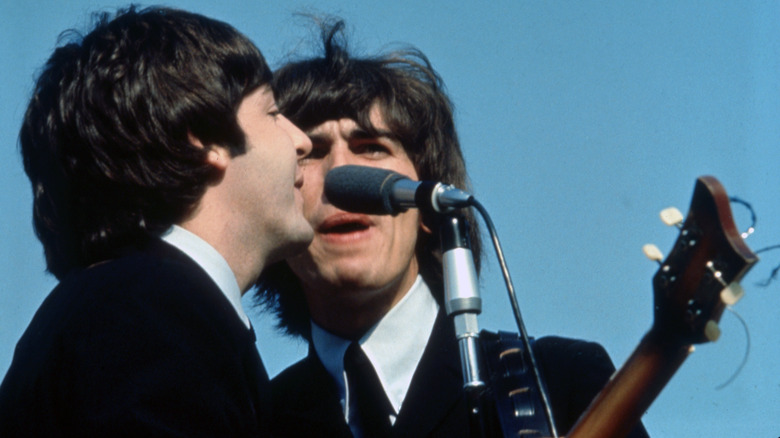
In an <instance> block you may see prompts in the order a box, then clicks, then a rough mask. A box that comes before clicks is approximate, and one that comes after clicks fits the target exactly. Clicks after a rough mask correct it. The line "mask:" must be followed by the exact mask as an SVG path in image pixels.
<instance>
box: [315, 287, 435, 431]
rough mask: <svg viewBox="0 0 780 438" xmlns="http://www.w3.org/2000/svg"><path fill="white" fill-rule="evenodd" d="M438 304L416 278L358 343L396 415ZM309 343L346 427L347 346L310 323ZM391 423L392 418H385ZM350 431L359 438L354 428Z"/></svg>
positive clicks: (432, 323)
mask: <svg viewBox="0 0 780 438" xmlns="http://www.w3.org/2000/svg"><path fill="white" fill-rule="evenodd" d="M438 312H439V305H438V303H436V300H435V299H434V298H433V295H431V291H430V289H429V288H428V285H426V284H425V281H423V279H422V277H420V276H419V275H418V276H417V280H416V281H415V282H414V285H412V288H411V289H410V290H409V292H408V293H407V294H406V296H404V297H403V298H402V299H401V301H399V302H398V304H396V305H395V306H394V307H393V308H392V309H390V311H389V312H388V313H387V314H386V315H385V316H384V317H383V318H382V319H381V320H380V321H379V322H378V323H376V325H374V326H373V327H372V328H371V329H369V330H368V332H367V333H366V334H365V335H364V336H363V337H362V338H360V340H359V341H358V342H359V343H360V346H361V348H363V351H364V352H365V354H366V356H368V359H369V360H370V361H371V363H372V364H373V365H374V369H375V370H376V374H377V377H379V381H380V382H381V383H382V387H383V388H384V389H385V393H386V394H387V397H388V399H389V400H390V404H392V405H393V409H394V410H395V413H396V415H397V414H398V412H399V411H400V410H401V405H402V404H403V401H404V398H405V397H406V393H407V391H408V390H409V385H410V384H411V382H412V376H413V375H414V371H415V370H416V369H417V365H418V364H419V363H420V359H421V358H422V355H423V351H424V350H425V346H426V345H427V344H428V338H430V336H431V332H432V331H433V325H434V323H435V322H436V315H437V314H438ZM311 325H312V343H313V344H314V350H315V351H316V352H317V356H318V357H319V358H320V361H322V364H323V365H324V366H325V369H327V370H328V373H329V374H330V375H331V377H333V379H334V380H335V381H336V385H337V386H338V389H339V399H340V400H341V407H342V409H343V410H344V418H345V419H346V420H347V423H349V418H350V415H349V412H350V400H349V391H348V384H349V382H347V378H346V373H345V372H344V353H345V352H346V351H347V347H349V344H350V343H351V341H349V340H347V339H343V338H340V337H338V336H336V335H334V334H332V333H330V332H328V331H326V330H325V329H323V328H322V327H320V326H318V325H317V324H315V323H314V322H312V324H311ZM391 421H392V422H393V423H394V422H395V416H393V417H392V418H391ZM350 429H352V433H353V434H354V435H355V436H356V437H360V436H362V434H361V433H360V431H359V430H356V427H355V425H354V424H350Z"/></svg>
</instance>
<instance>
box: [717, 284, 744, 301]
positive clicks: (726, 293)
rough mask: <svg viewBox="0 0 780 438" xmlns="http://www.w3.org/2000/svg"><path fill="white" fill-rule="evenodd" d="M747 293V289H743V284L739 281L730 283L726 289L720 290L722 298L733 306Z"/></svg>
mask: <svg viewBox="0 0 780 438" xmlns="http://www.w3.org/2000/svg"><path fill="white" fill-rule="evenodd" d="M743 295H745V289H742V285H740V284H739V283H737V282H733V283H731V284H729V285H728V286H727V287H726V288H725V289H723V290H722V291H720V299H721V300H722V301H723V303H725V304H726V305H727V306H732V305H734V303H736V302H737V301H739V300H740V298H742V296H743Z"/></svg>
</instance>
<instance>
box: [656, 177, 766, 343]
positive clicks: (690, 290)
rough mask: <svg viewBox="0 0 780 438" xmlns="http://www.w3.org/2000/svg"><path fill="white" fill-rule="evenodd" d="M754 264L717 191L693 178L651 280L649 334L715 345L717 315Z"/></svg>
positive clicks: (714, 184) (707, 180)
mask: <svg viewBox="0 0 780 438" xmlns="http://www.w3.org/2000/svg"><path fill="white" fill-rule="evenodd" d="M665 220H666V219H665ZM757 261H758V257H757V256H756V255H755V254H754V253H753V251H751V250H750V248H748V246H747V245H746V244H745V242H744V241H743V240H742V237H741V236H740V233H739V231H738V230H737V228H736V226H735V225H734V220H733V218H732V216H731V205H730V202H729V198H728V196H727V195H726V191H725V189H724V188H723V186H722V185H721V184H720V183H719V182H718V180H717V179H715V178H713V177H711V176H702V177H700V178H698V179H697V180H696V186H695V187H694V190H693V199H692V200H691V206H690V209H689V211H688V216H687V217H686V219H685V222H684V223H683V224H682V226H681V229H680V235H679V237H678V238H677V241H676V242H675V244H674V248H673V249H672V251H671V252H670V254H669V256H668V257H666V260H664V261H663V262H662V263H661V268H660V269H659V270H658V272H656V274H655V276H654V277H653V289H654V292H655V320H654V322H653V329H652V330H653V331H655V332H656V333H658V334H661V335H663V336H664V337H666V338H668V339H670V340H672V339H673V340H679V341H680V342H683V343H685V344H694V343H702V342H707V341H714V340H716V339H717V337H718V335H719V334H720V331H719V329H718V327H717V323H718V321H720V317H721V315H722V314H723V310H724V309H725V307H726V306H727V305H731V304H733V303H734V302H736V300H738V299H739V298H740V297H741V295H742V288H741V287H740V286H739V281H740V280H741V279H742V277H743V276H744V275H745V274H746V273H747V272H748V271H749V270H750V268H751V267H752V266H753V265H754V264H755V263H756V262H757Z"/></svg>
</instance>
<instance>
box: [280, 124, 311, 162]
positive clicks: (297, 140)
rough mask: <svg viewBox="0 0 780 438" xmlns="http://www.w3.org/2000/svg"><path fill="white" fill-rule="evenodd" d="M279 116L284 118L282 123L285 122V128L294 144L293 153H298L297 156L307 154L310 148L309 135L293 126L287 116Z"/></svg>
mask: <svg viewBox="0 0 780 438" xmlns="http://www.w3.org/2000/svg"><path fill="white" fill-rule="evenodd" d="M280 117H282V118H283V119H284V123H285V124H286V126H285V128H286V130H287V133H288V134H289V135H290V139H291V140H292V143H293V146H295V153H296V154H297V155H298V158H301V157H304V156H306V155H308V154H309V152H311V148H312V144H311V139H310V138H309V136H308V135H306V134H304V132H303V131H301V130H300V129H299V128H298V127H297V126H295V124H293V122H291V121H290V120H289V119H288V118H287V117H284V116H282V115H280Z"/></svg>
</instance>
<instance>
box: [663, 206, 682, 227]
mask: <svg viewBox="0 0 780 438" xmlns="http://www.w3.org/2000/svg"><path fill="white" fill-rule="evenodd" d="M660 216H661V220H662V221H663V222H664V223H665V224H666V225H668V226H670V227H671V226H680V224H682V223H683V215H682V213H680V210H678V209H676V208H674V207H669V208H665V209H663V210H661V214H660Z"/></svg>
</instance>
